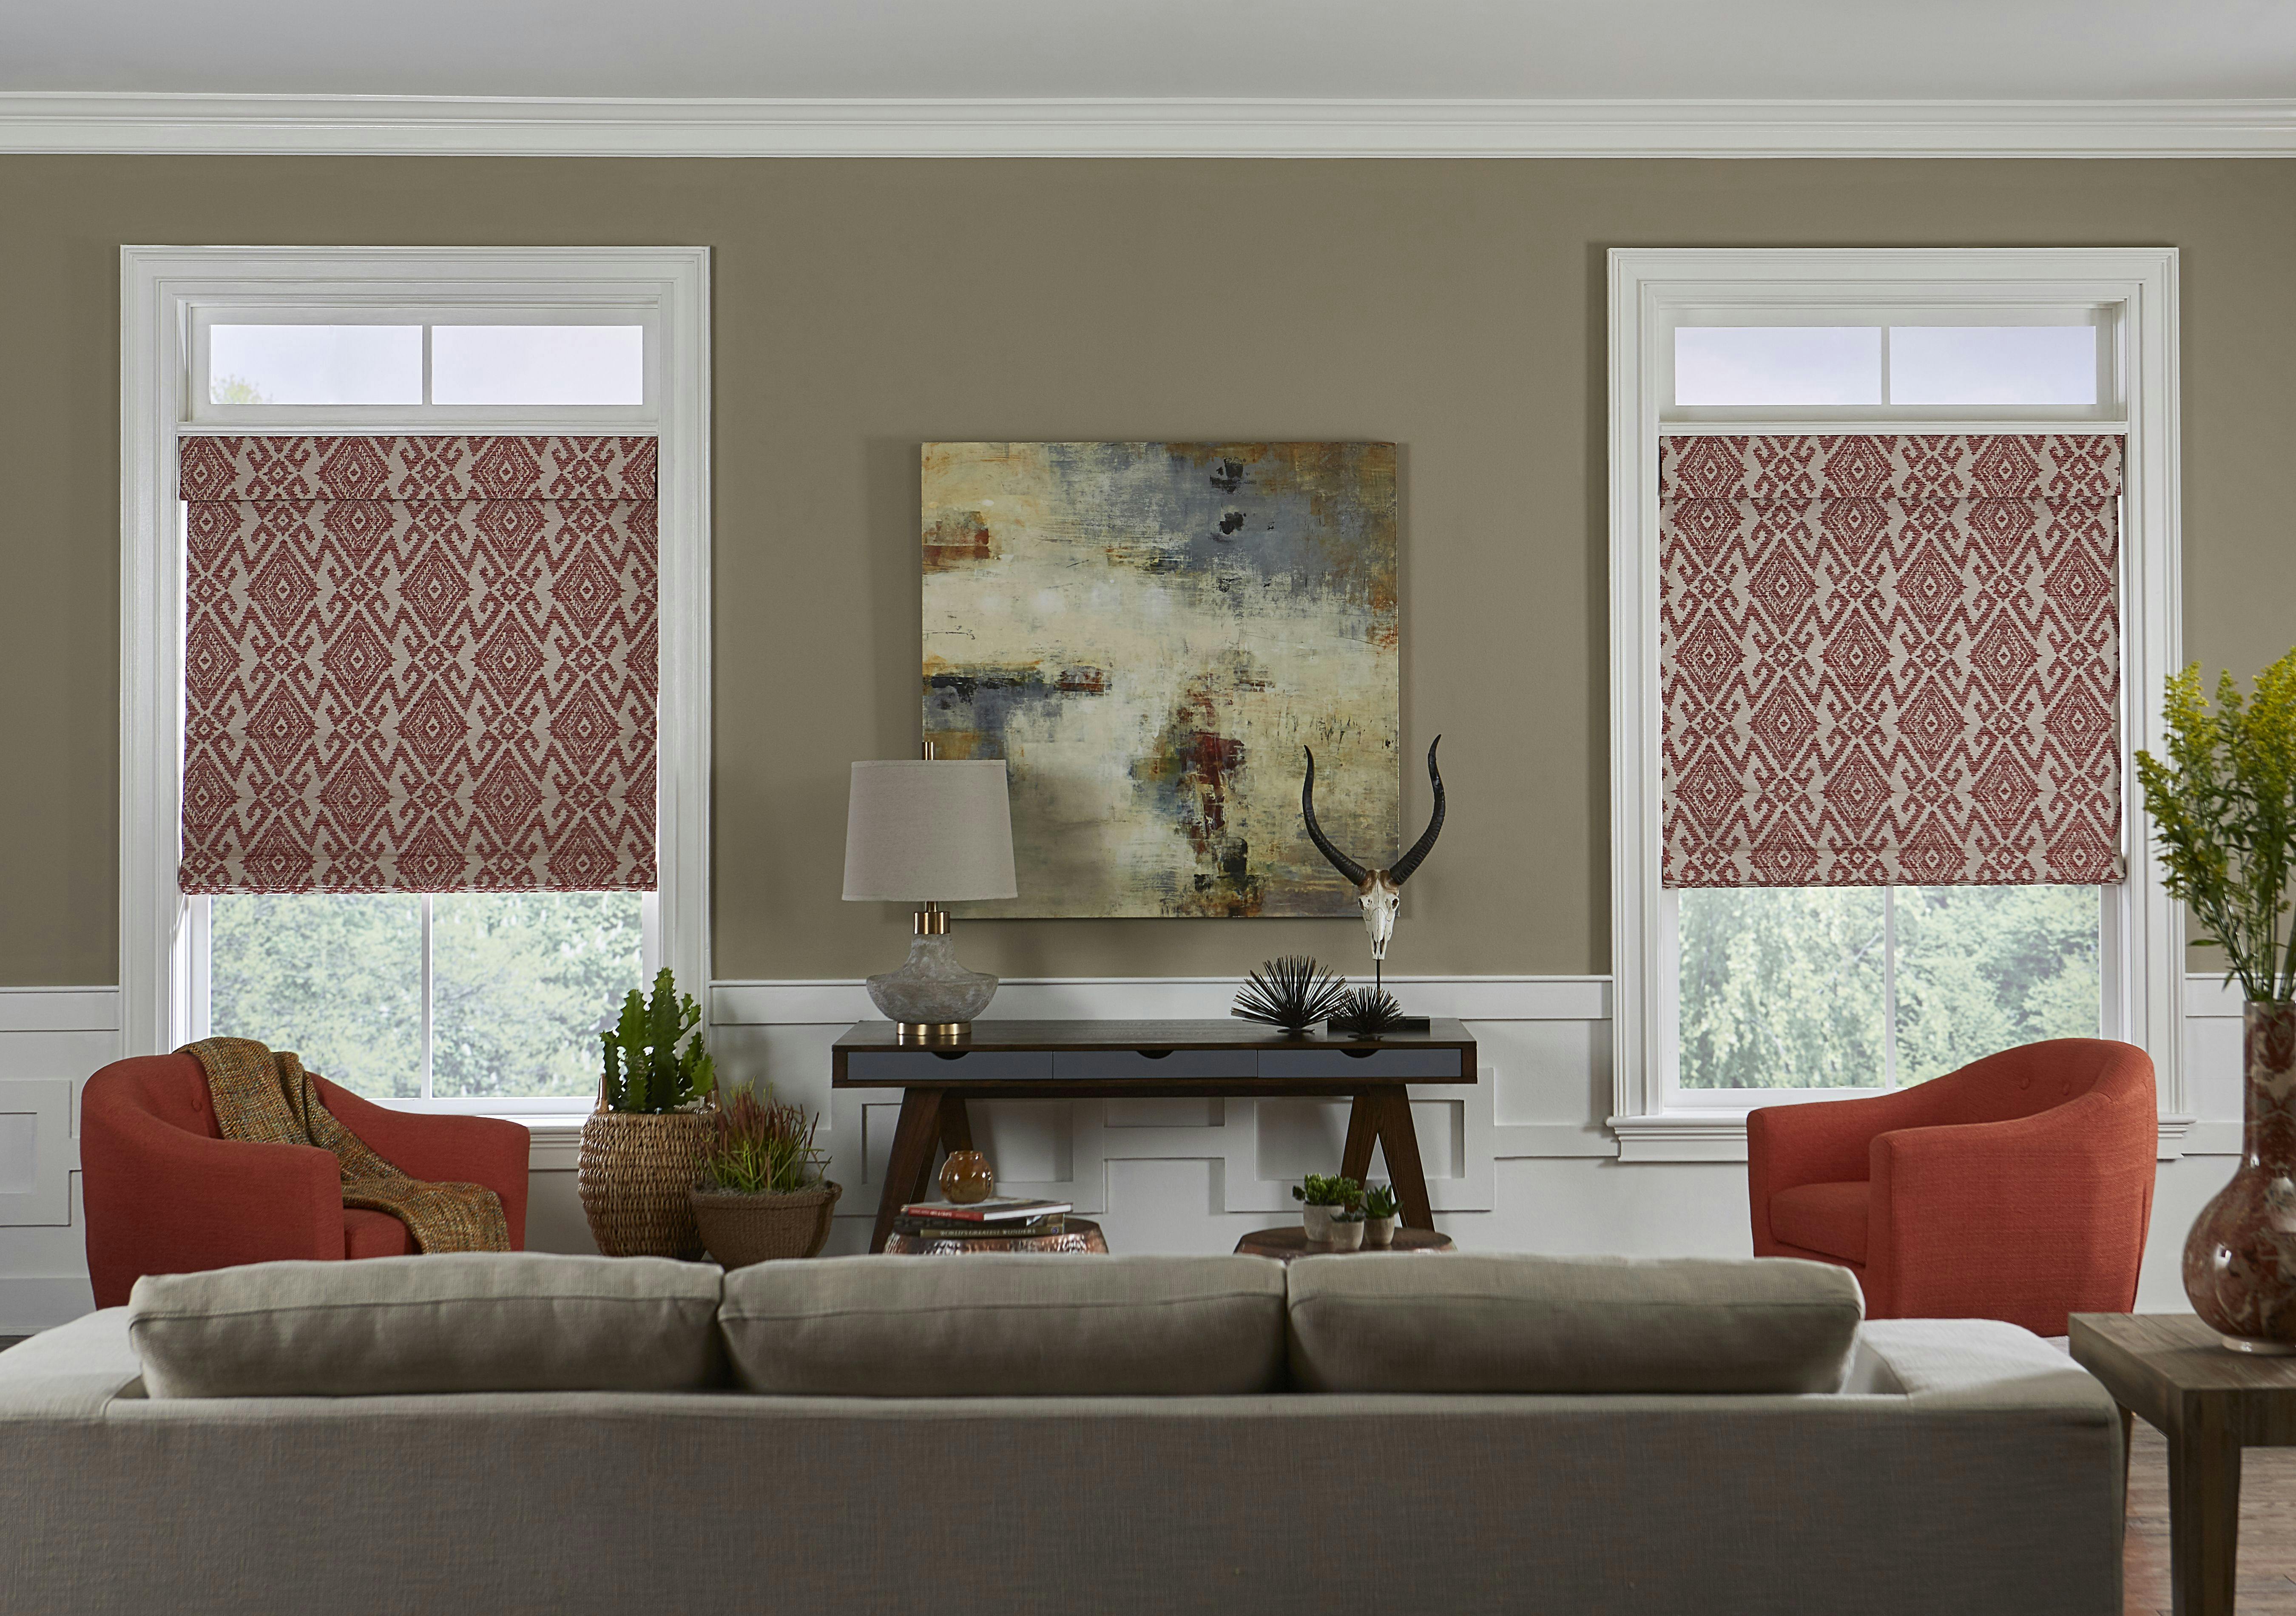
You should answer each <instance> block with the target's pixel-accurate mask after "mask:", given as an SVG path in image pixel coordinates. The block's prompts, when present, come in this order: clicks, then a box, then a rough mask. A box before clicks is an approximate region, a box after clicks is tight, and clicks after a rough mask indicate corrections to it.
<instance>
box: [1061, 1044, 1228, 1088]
mask: <svg viewBox="0 0 2296 1616" xmlns="http://www.w3.org/2000/svg"><path fill="white" fill-rule="evenodd" d="M1053 1075H1054V1077H1056V1078H1100V1079H1123V1080H1129V1081H1132V1082H1139V1083H1160V1082H1168V1081H1169V1080H1171V1079H1175V1078H1256V1077H1258V1076H1259V1052H1258V1051H1256V1050H1251V1049H1166V1050H1161V1051H1156V1050H1147V1049H1062V1050H1060V1051H1057V1052H1055V1053H1054V1056H1053Z"/></svg>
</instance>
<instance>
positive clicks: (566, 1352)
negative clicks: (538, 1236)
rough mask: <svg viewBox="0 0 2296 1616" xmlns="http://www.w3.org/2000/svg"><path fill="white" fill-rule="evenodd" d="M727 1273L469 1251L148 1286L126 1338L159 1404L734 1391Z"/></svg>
mask: <svg viewBox="0 0 2296 1616" xmlns="http://www.w3.org/2000/svg"><path fill="white" fill-rule="evenodd" d="M718 1290H719V1275H718V1271H717V1269H716V1268H714V1267H709V1265H708V1264H701V1263H685V1262H671V1261H668V1259H663V1258H658V1257H622V1258H609V1257H560V1256H551V1255H546V1254H544V1253H541V1252H530V1251H469V1252H453V1253H441V1254H439V1255H437V1256H426V1257H378V1258H371V1259H367V1260H365V1261H362V1262H265V1263H253V1264H250V1265H249V1266H247V1267H237V1268H217V1269H215V1270H212V1271H211V1272H209V1273H204V1274H147V1275H145V1276H143V1278H141V1279H139V1280H137V1281H136V1282H135V1290H134V1292H131V1293H130V1295H129V1297H128V1302H127V1307H128V1326H127V1327H128V1336H129V1339H130V1340H131V1341H134V1342H135V1350H136V1353H137V1355H138V1356H139V1357H141V1358H142V1359H143V1387H144V1390H145V1391H146V1392H148V1393H149V1394H150V1395H151V1396H152V1397H155V1398H215V1397H358V1396H374V1395H380V1394H382V1393H388V1392H438V1391H682V1390H693V1389H696V1388H700V1387H705V1386H711V1385H717V1384H720V1383H722V1382H723V1380H724V1361H723V1358H722V1357H721V1356H720V1352H719V1349H718V1345H717V1298H718Z"/></svg>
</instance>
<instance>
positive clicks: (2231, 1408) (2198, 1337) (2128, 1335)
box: [2067, 1313, 2296, 1616]
mask: <svg viewBox="0 0 2296 1616" xmlns="http://www.w3.org/2000/svg"><path fill="white" fill-rule="evenodd" d="M2069 1332H2070V1339H2069V1341H2068V1343H2067V1344H2068V1345H2069V1346H2070V1347H2071V1349H2072V1355H2073V1359H2074V1361H2075V1362H2076V1363H2078V1364H2079V1365H2080V1366H2081V1367H2082V1368H2084V1369H2086V1370H2087V1371H2088V1372H2089V1373H2090V1374H2093V1375H2095V1376H2096V1378H2097V1379H2098V1380H2100V1381H2102V1382H2104V1389H2105V1390H2107V1391H2110V1392H2111V1393H2112V1400H2113V1401H2114V1402H2116V1403H2119V1404H2120V1426H2121V1464H2122V1474H2123V1475H2124V1477H2125V1476H2126V1474H2127V1465H2128V1431H2129V1417H2130V1415H2135V1416H2136V1418H2138V1419H2141V1420H2143V1421H2144V1423H2146V1424H2148V1425H2150V1426H2152V1427H2153V1429H2155V1430H2156V1431H2160V1433H2161V1435H2162V1436H2164V1437H2166V1438H2167V1439H2168V1440H2169V1568H2170V1570H2169V1580H2170V1583H2171V1586H2172V1587H2174V1589H2175V1594H2176V1616H2233V1571H2234V1565H2235V1561H2236V1559H2237V1557H2238V1554H2239V1548H2240V1450H2241V1449H2242V1448H2296V1358H2259V1357H2256V1356H2254V1355H2252V1354H2250V1353H2246V1352H2235V1351H2233V1350H2231V1349H2228V1348H2226V1347H2225V1346H2224V1345H2223V1344H2222V1343H2221V1342H2220V1341H2219V1340H2218V1336H2217V1333H2216V1332H2215V1331H2213V1330H2211V1329H2210V1328H2209V1327H2208V1326H2207V1325H2204V1324H2202V1322H2201V1321H2200V1320H2199V1319H2197V1318H2194V1317H2191V1316H2190V1315H2188V1314H2181V1313H2153V1314H2138V1313H2076V1314H2074V1315H2073V1316H2072V1321H2071V1325H2070V1326H2069ZM2124 1491H2125V1489H2124Z"/></svg>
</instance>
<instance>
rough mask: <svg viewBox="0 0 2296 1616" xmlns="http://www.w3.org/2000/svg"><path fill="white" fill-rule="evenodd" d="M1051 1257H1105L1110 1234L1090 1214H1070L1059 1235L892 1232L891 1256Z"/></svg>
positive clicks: (889, 1241) (888, 1251)
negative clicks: (1003, 1254)
mask: <svg viewBox="0 0 2296 1616" xmlns="http://www.w3.org/2000/svg"><path fill="white" fill-rule="evenodd" d="M1016 1251H1020V1252H1034V1253H1036V1254H1037V1255H1039V1256H1049V1257H1105V1256H1107V1255H1108V1237H1107V1236H1106V1235H1103V1234H1102V1233H1101V1232H1100V1225H1098V1224H1096V1223H1095V1222H1094V1221H1093V1220H1092V1219H1091V1218H1070V1219H1069V1220H1068V1226H1067V1227H1066V1228H1065V1229H1063V1230H1062V1232H1061V1233H1060V1234H1057V1235H887V1236H886V1237H885V1254H886V1255H887V1256H888V1257H989V1256H994V1255H996V1253H998V1252H1006V1253H1011V1252H1016Z"/></svg>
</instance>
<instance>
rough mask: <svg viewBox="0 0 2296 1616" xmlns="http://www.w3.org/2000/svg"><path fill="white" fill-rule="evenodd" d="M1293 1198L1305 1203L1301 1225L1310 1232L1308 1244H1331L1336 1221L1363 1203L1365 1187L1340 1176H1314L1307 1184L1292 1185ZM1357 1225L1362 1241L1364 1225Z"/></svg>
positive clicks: (1358, 1236)
mask: <svg viewBox="0 0 2296 1616" xmlns="http://www.w3.org/2000/svg"><path fill="white" fill-rule="evenodd" d="M1292 1200H1294V1201H1297V1202H1302V1203H1304V1205H1303V1210H1301V1212H1300V1226H1302V1227H1303V1228H1305V1229H1306V1230H1307V1232H1308V1244H1310V1245H1319V1246H1322V1245H1329V1244H1331V1243H1332V1242H1333V1234H1332V1224H1333V1220H1334V1219H1335V1218H1337V1217H1338V1216H1339V1214H1340V1213H1341V1212H1342V1211H1344V1210H1348V1209H1349V1208H1350V1207H1355V1206H1358V1205H1360V1204H1361V1203H1362V1202H1363V1185H1360V1184H1357V1182H1356V1181H1355V1180H1354V1179H1352V1178H1343V1177H1340V1176H1339V1175H1337V1174H1333V1175H1332V1176H1330V1177H1325V1176H1324V1174H1322V1173H1310V1174H1308V1180H1307V1182H1306V1183H1305V1184H1295V1185H1292ZM1357 1230H1358V1235H1357V1239H1358V1240H1360V1238H1361V1235H1360V1230H1361V1225H1357Z"/></svg>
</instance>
